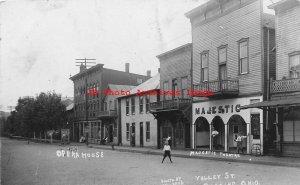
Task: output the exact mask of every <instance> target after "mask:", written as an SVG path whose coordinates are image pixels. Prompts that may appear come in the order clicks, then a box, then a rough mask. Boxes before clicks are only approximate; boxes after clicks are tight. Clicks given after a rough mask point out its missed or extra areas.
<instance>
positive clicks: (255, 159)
mask: <svg viewBox="0 0 300 185" xmlns="http://www.w3.org/2000/svg"><path fill="white" fill-rule="evenodd" d="M89 147H90V148H97V149H102V150H112V147H111V145H97V144H89ZM114 149H115V150H116V151H119V152H133V153H141V154H151V155H163V152H162V150H160V149H153V148H145V147H126V146H114ZM192 152H194V153H192ZM172 156H174V157H182V158H191V159H206V160H217V161H227V162H240V163H249V164H263V165H275V166H288V167H298V168H300V158H297V157H273V156H253V155H241V154H240V155H236V154H230V156H229V155H228V154H227V156H226V153H222V152H215V153H214V154H212V153H210V152H209V151H201V150H195V151H193V150H186V151H184V150H172Z"/></svg>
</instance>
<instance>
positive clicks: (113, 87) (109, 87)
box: [104, 84, 136, 99]
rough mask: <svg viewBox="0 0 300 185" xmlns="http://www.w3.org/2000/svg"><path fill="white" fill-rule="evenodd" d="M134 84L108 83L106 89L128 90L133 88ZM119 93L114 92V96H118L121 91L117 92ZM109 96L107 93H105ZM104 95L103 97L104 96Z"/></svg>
mask: <svg viewBox="0 0 300 185" xmlns="http://www.w3.org/2000/svg"><path fill="white" fill-rule="evenodd" d="M135 87H136V86H133V85H117V84H108V85H107V88H106V89H109V90H111V91H114V92H121V91H130V90H131V89H133V88H135ZM119 94H120V95H116V94H114V97H115V98H118V97H120V96H122V95H121V93H119ZM106 96H109V95H106ZM106 96H105V97H104V99H105V98H106Z"/></svg>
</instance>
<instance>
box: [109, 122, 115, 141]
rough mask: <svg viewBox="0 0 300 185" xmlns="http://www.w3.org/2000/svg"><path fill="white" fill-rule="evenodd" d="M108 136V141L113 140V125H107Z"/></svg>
mask: <svg viewBox="0 0 300 185" xmlns="http://www.w3.org/2000/svg"><path fill="white" fill-rule="evenodd" d="M108 132H109V133H108V135H109V136H108V137H109V142H113V141H114V136H113V125H109V129H108Z"/></svg>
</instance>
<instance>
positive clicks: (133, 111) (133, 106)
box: [131, 96, 135, 114]
mask: <svg viewBox="0 0 300 185" xmlns="http://www.w3.org/2000/svg"><path fill="white" fill-rule="evenodd" d="M131 114H135V97H134V96H133V97H131Z"/></svg>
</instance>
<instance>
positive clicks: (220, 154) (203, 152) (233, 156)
mask: <svg viewBox="0 0 300 185" xmlns="http://www.w3.org/2000/svg"><path fill="white" fill-rule="evenodd" d="M192 155H194V156H195V155H198V156H199V155H213V156H216V155H219V156H223V157H231V158H239V157H241V156H240V154H231V153H223V152H212V151H201V150H200V151H191V152H190V156H192Z"/></svg>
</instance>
